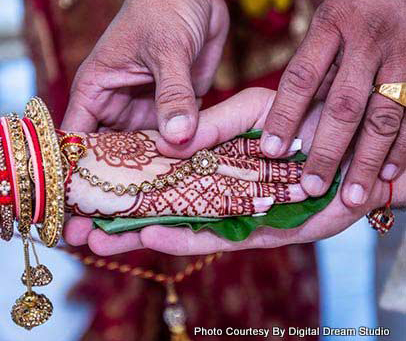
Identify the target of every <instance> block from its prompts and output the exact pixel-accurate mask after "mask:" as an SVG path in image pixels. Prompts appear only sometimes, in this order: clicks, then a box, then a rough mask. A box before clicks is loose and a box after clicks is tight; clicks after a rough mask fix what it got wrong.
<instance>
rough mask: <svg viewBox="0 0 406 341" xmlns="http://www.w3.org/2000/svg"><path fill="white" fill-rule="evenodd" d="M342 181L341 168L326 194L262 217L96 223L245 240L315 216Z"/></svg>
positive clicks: (114, 229)
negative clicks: (178, 229)
mask: <svg viewBox="0 0 406 341" xmlns="http://www.w3.org/2000/svg"><path fill="white" fill-rule="evenodd" d="M261 134H262V131H261V130H250V131H248V132H247V133H245V134H241V135H239V137H245V138H250V139H258V138H260V137H261ZM289 160H290V161H305V160H306V155H304V154H303V153H300V152H299V153H297V154H296V155H294V156H292V157H290V158H289ZM339 184H340V171H338V172H337V174H336V176H335V179H334V181H333V183H332V185H331V186H330V188H329V190H328V191H327V193H326V194H325V195H323V196H322V197H318V198H308V199H306V200H305V201H302V202H298V203H291V204H280V205H274V206H272V208H271V209H270V210H269V211H268V212H267V214H266V215H264V216H260V217H252V216H239V217H228V218H205V217H180V216H168V217H148V218H115V219H99V218H97V219H93V222H94V225H95V226H96V227H99V228H101V229H103V230H104V231H105V232H107V233H109V234H113V233H120V232H125V231H134V230H139V229H141V228H143V227H145V226H149V225H166V226H174V227H176V226H183V227H184V226H188V227H189V228H191V229H192V230H193V231H196V232H197V231H201V230H203V229H209V230H211V231H213V232H214V233H216V234H217V235H219V236H221V237H224V238H226V239H228V240H231V241H242V240H244V239H246V238H247V237H248V236H249V235H250V234H251V232H253V231H255V230H256V229H257V228H258V227H261V226H269V227H273V228H279V229H290V228H294V227H298V226H300V225H302V224H303V223H304V222H305V221H306V220H307V219H309V218H310V217H311V216H312V215H314V214H316V213H318V212H320V211H321V210H323V209H324V208H325V207H326V206H327V205H328V204H329V203H330V202H331V201H332V200H333V198H334V196H335V195H336V193H337V190H338V186H339Z"/></svg>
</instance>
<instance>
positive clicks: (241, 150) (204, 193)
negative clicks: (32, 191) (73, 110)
mask: <svg viewBox="0 0 406 341" xmlns="http://www.w3.org/2000/svg"><path fill="white" fill-rule="evenodd" d="M257 91H261V90H259V89H257V90H256V89H250V90H245V91H243V92H242V93H240V94H239V95H237V96H235V97H233V98H232V99H230V100H228V101H226V102H224V103H222V104H219V105H217V106H215V107H213V108H210V109H207V110H205V111H202V113H201V120H200V124H199V130H200V132H201V133H200V136H199V137H198V138H197V139H194V140H193V141H192V143H191V144H190V147H189V150H186V151H185V150H182V152H179V154H180V155H175V154H178V152H177V151H176V150H173V149H171V147H169V149H168V146H169V145H168V144H167V143H166V142H165V141H164V140H163V139H162V138H161V137H160V135H159V134H158V132H156V131H140V132H133V133H128V132H121V133H90V134H82V136H83V137H84V141H85V144H86V146H87V148H88V151H87V155H86V157H84V158H82V159H81V160H80V162H79V166H80V167H81V169H80V171H79V172H77V173H75V174H74V175H73V176H72V182H71V184H70V185H69V189H68V192H67V206H68V207H69V209H70V211H71V212H73V213H74V215H75V216H73V217H72V218H71V219H70V220H69V221H68V223H67V224H66V228H65V239H66V240H67V241H68V242H69V243H71V244H73V245H81V244H84V243H87V242H88V243H89V245H90V247H91V248H92V249H93V250H94V251H95V252H98V253H106V251H100V249H99V247H100V246H102V247H103V248H105V247H106V246H107V244H108V245H109V246H108V247H109V251H107V252H108V253H117V252H123V251H126V250H127V249H126V248H127V247H128V248H131V249H134V248H138V247H141V243H140V240H139V233H136V234H123V235H120V236H117V235H116V236H107V235H105V234H104V232H102V231H100V230H95V231H92V222H91V220H90V219H88V218H84V217H86V216H87V217H95V216H109V217H111V216H127V217H128V216H131V217H144V216H162V215H185V216H186V215H188V216H207V217H220V216H230V215H251V214H255V213H261V212H265V211H267V210H268V209H269V208H270V207H271V206H272V204H274V203H276V204H278V203H284V202H297V201H302V200H305V199H306V197H307V195H306V194H305V193H304V192H303V190H302V188H301V186H300V184H299V181H300V175H301V172H302V168H303V164H302V163H292V162H280V161H272V160H267V159H265V158H264V156H263V155H262V153H261V151H260V148H259V140H247V139H242V138H235V139H232V138H233V137H234V136H236V135H238V134H239V133H241V132H244V131H246V130H248V129H250V128H258V127H260V126H261V125H262V123H261V122H257V119H258V117H259V116H258V115H250V113H247V114H248V115H247V117H246V118H245V119H242V118H243V117H242V116H241V115H243V114H244V108H243V107H241V106H240V105H239V103H240V101H241V100H244V102H245V98H246V96H247V95H249V94H255V93H256V92H257ZM269 100H270V101H269V102H271V98H269ZM270 104H271V103H264V102H263V101H262V98H260V99H259V100H256V99H255V98H251V101H250V107H251V108H252V110H253V112H266V110H267V109H268V106H269V105H270ZM219 113H222V115H221V116H220V117H221V118H223V117H224V119H221V120H219V119H218V117H219V115H218V114H219ZM202 132H203V134H202ZM230 139H231V140H230ZM226 141H227V142H226ZM222 142H225V143H223V144H221V143H222ZM216 145H217V147H215V148H214V149H213V152H214V154H215V156H216V158H217V164H218V168H217V169H216V172H215V173H214V174H211V175H208V176H201V175H198V174H196V173H195V172H193V171H192V172H191V173H190V174H189V175H188V176H186V177H184V178H183V179H182V181H179V183H177V184H176V185H175V186H170V185H166V186H164V187H163V188H161V189H159V190H154V191H149V192H148V191H147V192H146V193H144V192H143V191H142V190H141V191H139V192H138V193H136V192H135V191H130V188H132V189H134V188H135V186H134V185H137V186H139V185H140V184H142V183H143V182H144V181H148V182H149V183H153V181H154V180H155V179H158V178H160V179H166V177H167V176H168V175H169V176H170V175H174V176H175V177H176V170H177V169H179V167H181V166H184V165H185V163H186V162H187V161H186V160H181V159H180V158H179V157H180V156H181V155H184V154H185V153H186V154H188V155H189V156H192V154H193V153H194V152H195V151H197V150H199V149H202V148H204V147H214V146H216ZM170 149H171V150H170ZM161 152H162V153H165V154H166V155H168V154H171V153H172V158H168V157H163V156H162V154H161ZM93 176H97V178H96V177H93ZM92 180H93V181H92ZM91 182H93V184H96V183H99V186H94V185H92V184H91ZM115 185H119V188H118V190H117V191H118V192H120V191H121V190H122V189H121V188H120V186H121V185H123V188H127V193H125V194H124V195H117V194H115V193H114V192H115V191H114V186H115ZM107 188H108V189H109V190H108V191H107V190H106V191H103V189H107ZM128 192H130V193H128ZM119 194H120V193H119ZM131 194H133V195H131ZM105 238H107V240H108V241H107V242H106V243H103V242H101V239H103V240H104V239H105ZM128 238H129V239H128ZM115 246H117V247H119V250H118V249H117V247H115Z"/></svg>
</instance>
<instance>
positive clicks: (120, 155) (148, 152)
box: [85, 132, 160, 170]
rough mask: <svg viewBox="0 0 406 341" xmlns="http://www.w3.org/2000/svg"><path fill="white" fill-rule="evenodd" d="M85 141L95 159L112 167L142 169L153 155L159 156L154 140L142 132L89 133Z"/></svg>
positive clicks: (150, 160)
mask: <svg viewBox="0 0 406 341" xmlns="http://www.w3.org/2000/svg"><path fill="white" fill-rule="evenodd" d="M85 141H86V145H87V148H88V149H89V150H90V149H91V150H93V152H94V154H95V156H96V160H97V161H101V160H102V161H104V162H106V163H107V164H108V165H109V166H112V167H126V168H132V169H138V170H142V169H143V166H146V165H149V164H150V163H151V162H152V160H153V158H154V157H157V156H160V154H159V153H158V150H157V149H156V146H155V142H154V141H152V140H151V139H150V138H149V136H148V135H147V134H144V133H142V132H131V133H130V132H120V133H114V132H113V133H104V134H100V133H99V134H97V133H90V134H87V136H86V140H85Z"/></svg>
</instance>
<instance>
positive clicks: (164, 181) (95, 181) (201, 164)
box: [75, 149, 218, 196]
mask: <svg viewBox="0 0 406 341" xmlns="http://www.w3.org/2000/svg"><path fill="white" fill-rule="evenodd" d="M217 162H218V161H217V158H216V155H215V154H214V153H213V152H211V151H208V150H206V149H204V150H201V151H198V152H197V153H196V154H195V155H194V156H193V157H192V158H191V160H188V161H185V163H183V164H182V165H181V166H179V167H178V168H177V169H176V170H175V171H174V172H173V173H172V174H168V175H165V176H162V177H160V178H157V179H155V180H153V181H152V182H149V181H144V182H142V183H141V185H137V184H133V183H132V184H129V185H128V186H125V185H123V184H116V185H114V184H112V183H111V182H109V181H105V180H101V179H100V178H99V177H98V176H97V175H94V174H92V173H91V172H90V170H89V169H88V168H84V167H80V166H79V167H77V168H76V169H75V173H76V172H77V173H79V176H80V177H81V178H82V179H85V180H86V181H88V182H89V183H90V184H91V185H92V186H94V187H96V186H97V187H99V188H100V189H101V190H102V191H103V192H111V191H112V192H114V194H116V195H118V196H122V195H124V194H128V195H131V196H135V195H137V194H138V193H139V192H140V191H141V192H143V193H149V192H151V191H153V190H154V189H162V188H164V187H165V186H167V185H169V186H173V185H175V184H176V183H177V182H178V181H181V180H183V179H184V178H185V177H186V176H187V175H189V174H191V173H192V172H195V173H196V174H199V175H203V176H205V175H210V174H213V173H214V172H215V171H216V169H217V167H218V163H217Z"/></svg>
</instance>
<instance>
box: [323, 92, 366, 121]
mask: <svg viewBox="0 0 406 341" xmlns="http://www.w3.org/2000/svg"><path fill="white" fill-rule="evenodd" d="M360 98H362V97H361V95H360V93H359V90H357V89H356V88H352V87H350V88H346V89H342V90H341V92H340V93H339V94H338V95H336V96H335V97H334V99H333V100H332V101H331V102H330V103H329V105H328V110H327V113H328V115H330V116H331V117H332V118H333V119H334V120H335V121H337V122H340V123H342V124H355V123H358V122H359V120H360V118H361V116H362V114H363V110H364V104H363V103H362V101H361V100H360Z"/></svg>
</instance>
